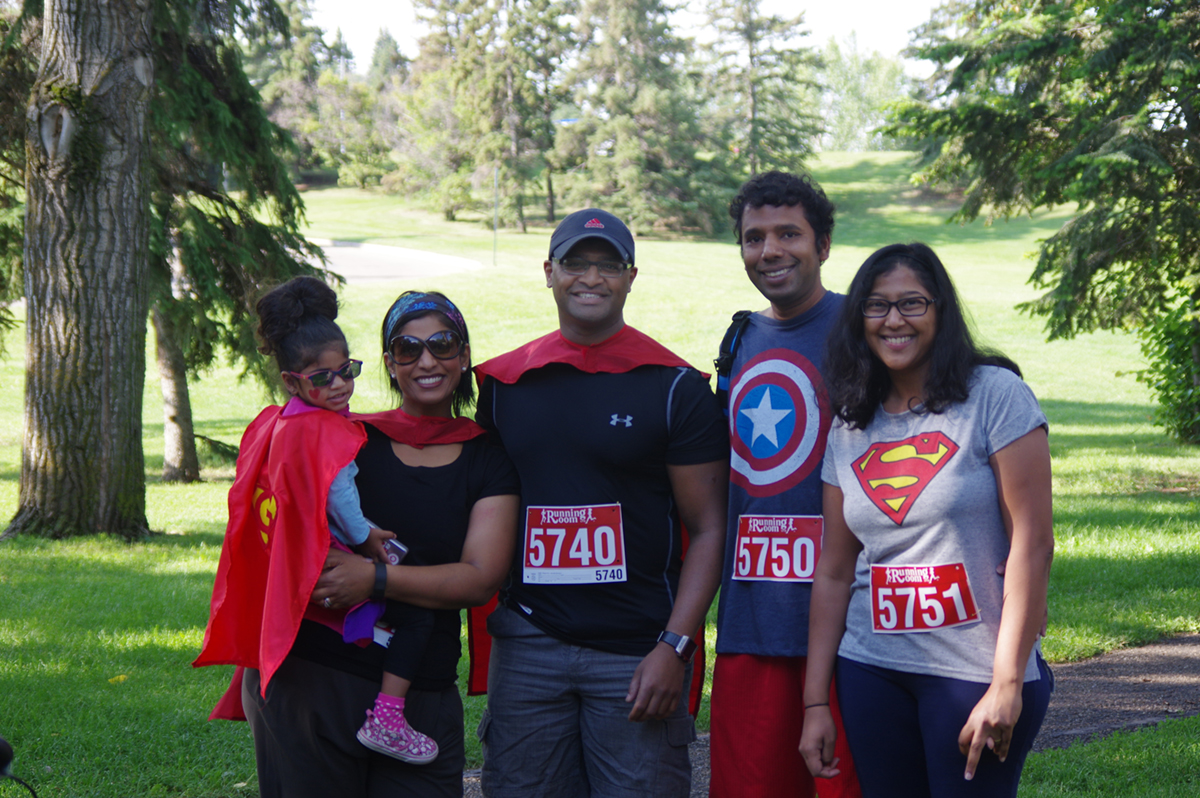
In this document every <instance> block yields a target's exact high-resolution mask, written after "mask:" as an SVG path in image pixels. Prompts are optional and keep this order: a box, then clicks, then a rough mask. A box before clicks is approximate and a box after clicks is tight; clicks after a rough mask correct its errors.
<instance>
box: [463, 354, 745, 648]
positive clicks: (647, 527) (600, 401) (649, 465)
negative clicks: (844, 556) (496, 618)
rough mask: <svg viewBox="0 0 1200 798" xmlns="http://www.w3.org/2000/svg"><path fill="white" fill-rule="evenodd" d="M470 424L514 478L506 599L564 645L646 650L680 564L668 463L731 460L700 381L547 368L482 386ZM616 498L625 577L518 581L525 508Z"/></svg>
mask: <svg viewBox="0 0 1200 798" xmlns="http://www.w3.org/2000/svg"><path fill="white" fill-rule="evenodd" d="M476 421H478V422H479V423H480V424H481V425H483V426H484V427H485V428H487V429H490V430H495V431H496V432H497V433H498V434H499V437H500V439H501V441H502V442H503V444H504V448H505V449H506V450H507V451H508V454H509V456H510V457H511V458H512V459H513V462H514V463H516V466H517V471H518V473H519V474H520V476H521V516H520V521H519V524H518V543H517V552H516V557H515V559H514V562H513V569H512V571H511V572H510V574H509V578H508V581H507V583H506V584H505V586H504V588H503V589H502V590H501V593H500V597H501V600H502V601H503V602H504V603H505V605H506V606H507V607H509V608H510V609H512V610H514V611H517V612H520V613H521V614H522V615H524V616H525V617H526V618H528V619H529V621H530V622H531V623H533V624H534V625H535V626H537V627H538V628H540V629H541V630H542V631H544V632H546V633H547V634H549V635H551V636H553V637H555V638H557V639H559V640H562V641H564V642H568V643H573V644H575V645H582V646H588V647H590V648H596V649H600V650H602V651H610V652H613V653H618V654H629V655H634V656H644V655H645V654H647V653H648V652H649V651H650V649H652V648H653V647H654V645H655V641H656V640H657V639H658V634H659V632H661V631H662V630H663V629H664V628H666V623H667V619H668V618H669V617H670V614H671V608H672V606H673V604H674V601H675V591H676V589H677V587H678V584H679V572H680V568H681V564H682V559H681V557H680V549H681V544H682V536H681V533H680V525H679V513H678V510H677V508H676V506H675V502H674V499H673V497H672V494H671V483H670V480H669V478H668V476H667V465H696V464H699V463H708V462H712V461H714V460H727V459H728V457H729V434H728V432H727V431H726V429H725V424H724V419H723V418H722V416H721V412H720V409H719V408H718V407H717V402H716V398H715V397H714V396H713V393H712V390H711V389H710V388H709V386H708V383H707V381H705V379H704V378H703V377H702V376H701V375H700V374H699V372H697V371H695V370H694V369H689V368H675V367H668V366H642V367H640V368H637V369H634V370H633V371H630V372H626V373H624V374H585V373H584V372H581V371H579V370H578V369H576V368H574V367H573V366H567V365H563V364H552V365H549V366H544V367H542V368H539V369H535V370H533V371H529V372H526V373H525V374H523V375H522V376H521V378H520V379H519V380H518V381H517V382H516V383H515V384H513V385H505V384H503V383H499V382H497V381H496V380H494V379H492V378H488V379H487V380H485V382H484V384H483V388H482V390H481V392H480V398H479V404H478V412H477V415H476ZM612 503H620V505H621V510H622V521H623V524H624V529H625V547H626V561H627V563H628V576H627V579H628V581H626V582H619V583H611V584H587V585H539V584H525V583H524V582H523V581H522V573H523V563H524V558H523V556H522V555H523V551H524V543H523V541H524V536H525V526H526V524H525V519H526V512H525V509H526V508H527V507H529V506H531V505H532V506H552V507H553V506H571V507H575V506H585V505H599V504H612Z"/></svg>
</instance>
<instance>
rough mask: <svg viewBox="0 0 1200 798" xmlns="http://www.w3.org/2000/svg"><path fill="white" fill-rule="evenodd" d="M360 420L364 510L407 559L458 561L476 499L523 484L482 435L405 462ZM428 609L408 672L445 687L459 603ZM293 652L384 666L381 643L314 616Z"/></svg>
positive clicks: (378, 671) (371, 674) (368, 672)
mask: <svg viewBox="0 0 1200 798" xmlns="http://www.w3.org/2000/svg"><path fill="white" fill-rule="evenodd" d="M365 426H366V429H367V442H366V444H364V445H363V448H362V450H361V451H359V453H358V457H357V458H356V459H355V462H356V463H357V464H358V477H357V478H356V480H355V482H356V484H357V485H358V493H359V498H360V501H361V503H362V511H363V515H365V516H366V517H367V518H369V519H371V521H372V522H374V523H376V524H378V525H379V527H380V528H381V529H387V530H390V531H392V532H395V533H396V537H397V538H398V539H399V540H400V542H401V543H404V544H405V545H406V546H408V549H409V551H408V556H407V557H405V560H404V564H405V565H440V564H443V563H450V562H458V561H459V560H460V559H462V548H463V542H464V541H465V540H466V538H467V523H468V521H469V520H470V516H471V508H472V507H474V506H475V502H477V501H479V500H480V499H483V498H486V497H488V496H503V495H508V494H517V493H520V492H521V491H520V482H519V481H518V480H517V472H516V469H515V468H514V467H513V464H512V461H510V460H509V459H508V455H506V454H505V453H504V450H503V449H501V448H500V447H499V446H497V445H495V444H492V443H488V439H487V438H485V437H479V438H473V439H471V440H469V441H466V442H465V443H463V449H462V454H461V455H460V456H459V457H458V459H457V460H455V461H454V462H453V463H450V464H448V465H444V466H436V467H425V466H408V465H405V464H404V463H403V462H401V461H400V459H399V458H397V457H396V455H395V452H393V451H392V441H391V439H390V438H388V437H387V436H386V435H384V434H383V433H382V432H380V431H379V430H377V429H376V428H375V427H372V426H371V425H370V424H366V425H365ZM433 616H434V621H433V624H434V625H433V634H432V636H431V637H430V639H429V646H428V647H427V649H426V651H425V658H424V659H423V660H422V661H421V667H420V670H419V672H418V674H417V678H415V679H414V680H413V686H414V687H415V688H416V689H418V690H442V689H445V688H447V687H449V686H450V685H452V684H454V682H455V679H456V678H457V676H458V658H459V656H460V655H461V653H462V652H461V646H460V642H459V641H460V639H461V638H460V629H461V619H460V614H459V611H458V610H434V611H433ZM292 652H293V653H294V654H296V655H297V656H300V657H303V658H304V659H308V660H313V661H316V662H320V663H321V664H323V665H328V666H329V667H332V668H337V669H338V670H343V671H347V672H349V673H355V674H358V675H360V676H364V677H366V678H370V679H378V678H381V675H382V673H383V653H384V650H383V648H381V647H380V646H376V645H369V646H367V647H366V648H360V647H359V646H356V645H349V644H346V643H343V642H342V639H341V636H340V635H338V634H337V633H336V632H334V631H333V630H331V629H329V628H328V627H325V626H322V625H321V624H318V623H313V622H311V621H305V622H304V623H303V624H301V629H300V634H299V635H298V636H297V638H296V645H295V646H294V647H293V649H292Z"/></svg>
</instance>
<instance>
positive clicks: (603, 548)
mask: <svg viewBox="0 0 1200 798" xmlns="http://www.w3.org/2000/svg"><path fill="white" fill-rule="evenodd" d="M524 560H525V568H524V574H525V576H524V581H525V584H537V585H590V584H596V583H599V582H624V581H626V569H625V528H624V527H623V526H622V524H621V505H619V504H593V505H590V506H586V507H530V508H529V509H528V510H527V511H526V514H525V553H524Z"/></svg>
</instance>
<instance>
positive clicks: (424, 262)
mask: <svg viewBox="0 0 1200 798" xmlns="http://www.w3.org/2000/svg"><path fill="white" fill-rule="evenodd" d="M309 240H310V241H312V242H313V243H314V244H316V245H318V246H319V247H321V248H322V249H323V250H325V257H327V258H329V268H330V269H332V270H333V271H335V272H337V273H338V274H340V275H342V276H343V277H345V278H346V281H347V282H350V283H356V284H358V283H379V282H385V281H395V280H417V279H420V278H422V277H440V276H442V275H444V274H455V273H457V272H467V271H476V270H479V269H482V268H483V264H482V263H480V262H479V261H477V260H471V259H470V258H459V257H456V256H454V255H442V254H440V253H436V252H426V251H425V250H420V249H406V248H404V247H389V246H384V245H383V244H360V243H356V242H353V241H330V240H329V239H327V238H312V239H309Z"/></svg>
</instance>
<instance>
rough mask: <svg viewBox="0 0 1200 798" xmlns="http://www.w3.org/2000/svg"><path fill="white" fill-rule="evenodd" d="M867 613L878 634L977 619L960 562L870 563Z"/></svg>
mask: <svg viewBox="0 0 1200 798" xmlns="http://www.w3.org/2000/svg"><path fill="white" fill-rule="evenodd" d="M871 615H872V616H873V618H872V620H873V621H874V626H875V631H876V632H878V633H882V634H903V633H907V632H932V631H933V630H935V629H945V628H947V627H951V626H961V625H962V624H968V623H974V622H975V621H978V620H979V613H978V611H976V609H975V597H974V596H973V595H972V594H971V584H970V582H968V581H967V570H966V569H965V568H964V567H963V565H962V563H952V564H950V565H872V566H871Z"/></svg>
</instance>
